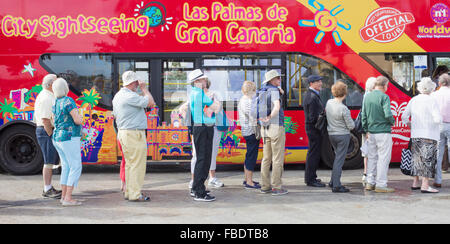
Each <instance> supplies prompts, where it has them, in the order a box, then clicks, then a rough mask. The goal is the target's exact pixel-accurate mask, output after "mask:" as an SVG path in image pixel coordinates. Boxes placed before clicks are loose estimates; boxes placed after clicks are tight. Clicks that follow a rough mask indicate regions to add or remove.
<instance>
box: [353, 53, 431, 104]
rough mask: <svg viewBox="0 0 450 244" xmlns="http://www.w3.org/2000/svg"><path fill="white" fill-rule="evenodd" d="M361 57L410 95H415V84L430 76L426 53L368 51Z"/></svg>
mask: <svg viewBox="0 0 450 244" xmlns="http://www.w3.org/2000/svg"><path fill="white" fill-rule="evenodd" d="M362 57H363V58H365V59H366V60H368V61H369V62H370V63H372V64H373V65H374V66H375V67H376V68H377V69H378V70H380V71H382V73H384V74H385V75H386V76H387V77H388V78H389V79H390V80H391V81H393V82H395V83H394V84H395V85H396V86H397V87H398V88H400V89H401V90H403V91H404V92H405V93H406V94H409V95H411V96H413V95H416V94H417V91H416V84H417V82H419V81H420V79H421V78H422V77H424V76H430V75H431V73H430V71H429V70H428V67H427V66H428V65H427V55H415V54H408V53H369V54H362Z"/></svg>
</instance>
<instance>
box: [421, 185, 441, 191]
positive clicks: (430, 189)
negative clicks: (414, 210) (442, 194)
mask: <svg viewBox="0 0 450 244" xmlns="http://www.w3.org/2000/svg"><path fill="white" fill-rule="evenodd" d="M420 191H421V192H422V193H439V191H438V190H436V189H433V188H431V187H430V186H429V187H428V189H426V190H423V189H421V190H420Z"/></svg>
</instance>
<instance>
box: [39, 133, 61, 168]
mask: <svg viewBox="0 0 450 244" xmlns="http://www.w3.org/2000/svg"><path fill="white" fill-rule="evenodd" d="M36 138H37V141H38V144H39V147H40V148H41V151H42V156H43V157H44V164H58V152H57V151H56V149H55V146H54V145H53V142H52V138H51V137H50V136H49V135H48V134H47V132H46V131H45V129H44V127H42V126H38V127H36Z"/></svg>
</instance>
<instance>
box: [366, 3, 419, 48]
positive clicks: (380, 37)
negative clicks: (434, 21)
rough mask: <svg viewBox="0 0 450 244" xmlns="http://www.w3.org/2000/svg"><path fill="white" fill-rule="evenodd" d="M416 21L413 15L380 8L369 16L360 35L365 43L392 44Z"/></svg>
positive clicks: (393, 9)
mask: <svg viewBox="0 0 450 244" xmlns="http://www.w3.org/2000/svg"><path fill="white" fill-rule="evenodd" d="M414 21H415V20H414V16H413V15H412V14H411V13H402V12H400V11H399V10H397V9H395V8H388V7H386V8H378V9H375V10H374V11H372V13H370V14H369V16H367V19H366V22H365V24H364V26H363V27H362V28H361V29H360V31H359V34H360V36H361V39H362V40H363V41H365V42H369V41H371V40H374V41H376V42H381V43H387V42H392V41H395V40H397V39H398V38H399V37H400V36H402V35H403V33H404V32H405V28H406V25H408V24H411V23H414Z"/></svg>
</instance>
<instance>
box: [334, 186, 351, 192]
mask: <svg viewBox="0 0 450 244" xmlns="http://www.w3.org/2000/svg"><path fill="white" fill-rule="evenodd" d="M331 191H332V192H333V193H345V192H349V191H350V190H349V189H348V188H346V187H345V186H338V187H333V189H332V190H331Z"/></svg>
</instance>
